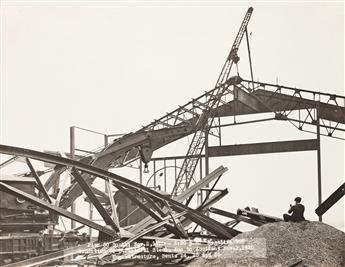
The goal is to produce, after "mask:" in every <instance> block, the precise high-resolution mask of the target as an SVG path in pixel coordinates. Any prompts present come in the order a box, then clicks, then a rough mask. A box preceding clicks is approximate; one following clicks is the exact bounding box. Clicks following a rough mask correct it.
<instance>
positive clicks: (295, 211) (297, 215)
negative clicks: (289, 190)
mask: <svg viewBox="0 0 345 267" xmlns="http://www.w3.org/2000/svg"><path fill="white" fill-rule="evenodd" d="M301 200H302V199H301V198H300V197H296V198H295V202H296V204H295V205H293V206H292V205H290V209H289V211H288V213H292V214H291V215H288V214H284V215H283V217H284V221H285V222H302V221H304V220H305V219H304V216H303V214H304V206H303V205H302V204H301Z"/></svg>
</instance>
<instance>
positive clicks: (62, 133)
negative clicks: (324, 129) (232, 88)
mask: <svg viewBox="0 0 345 267" xmlns="http://www.w3.org/2000/svg"><path fill="white" fill-rule="evenodd" d="M249 6H253V7H254V12H253V15H252V18H251V21H250V24H249V31H250V32H251V35H250V42H251V49H252V59H253V66H254V77H255V80H260V81H265V82H272V83H275V82H276V81H277V80H278V81H279V84H284V85H287V86H296V87H300V88H305V89H310V90H315V91H322V92H329V93H334V94H339V95H344V76H343V74H344V4H343V3H293V4H290V3H257V2H256V3H254V4H251V3H248V2H247V3H230V2H229V3H219V2H218V3H214V2H213V3H212V2H209V3H197V2H195V3H163V2H161V3H129V4H126V3H116V2H113V3H110V2H108V3H97V2H89V3H85V2H84V3H83V2H79V3H76V2H75V3H58V1H57V2H45V3H44V2H43V1H42V2H41V3H33V2H29V1H27V2H26V1H22V2H17V3H14V1H6V2H3V3H2V13H1V34H2V35H1V36H2V38H1V45H2V54H1V74H2V79H1V143H2V144H7V145H13V146H19V147H26V148H31V149H36V150H58V151H61V150H64V151H68V149H69V140H68V136H69V132H68V128H69V127H70V126H72V125H76V126H81V127H85V128H89V129H93V130H96V131H100V132H105V133H108V134H110V133H127V132H133V131H136V130H137V129H139V127H140V126H141V125H145V124H148V123H149V122H151V121H152V120H153V119H156V118H159V117H161V116H162V115H164V114H165V112H168V111H172V110H174V109H175V108H177V106H178V105H183V104H185V103H186V102H188V101H189V100H190V99H191V98H192V97H193V98H195V97H197V96H199V95H201V94H202V93H203V92H204V91H205V90H209V89H211V88H212V87H213V86H214V84H215V82H216V80H217V77H218V75H219V73H220V70H221V67H222V66H223V63H224V61H225V58H226V56H227V55H228V53H229V50H230V47H231V45H232V42H233V40H234V38H235V36H236V33H237V31H238V28H239V26H240V23H241V21H242V19H243V17H244V14H245V12H246V11H247V9H248V7H249ZM240 52H241V53H243V52H245V44H242V50H241V51H240ZM242 61H243V62H241V61H240V63H241V64H240V69H239V71H240V75H241V76H243V77H245V78H249V76H248V71H247V63H246V62H244V60H242ZM224 138H225V139H224V144H236V143H237V144H238V143H245V142H248V143H253V142H257V141H263V142H264V141H272V140H276V141H278V140H293V139H303V138H315V136H314V135H311V134H305V133H301V132H299V131H297V130H296V129H295V128H293V127H291V125H289V124H284V123H281V122H274V123H267V124H257V125H250V126H243V127H237V128H231V129H229V130H227V131H226V135H225V137H224ZM77 141H78V142H80V145H81V146H84V147H88V148H90V147H91V148H92V147H95V146H97V144H98V145H99V144H100V142H101V140H100V139H96V137H94V136H87V137H86V136H84V137H82V138H81V139H79V140H77ZM179 144H180V145H179V147H178V148H177V150H178V151H179V153H177V152H176V153H175V155H176V154H184V153H186V151H187V147H188V146H187V144H186V143H181V142H180V143H179ZM321 145H322V175H323V187H324V188H323V196H324V198H325V197H327V196H328V195H329V194H330V193H332V192H333V191H334V190H335V189H336V188H337V187H339V186H340V184H341V183H342V182H343V181H344V142H343V141H339V140H334V139H331V138H327V137H323V138H322V140H321ZM173 154H174V153H173ZM220 164H222V165H224V166H227V167H228V168H229V171H228V172H227V173H226V175H224V176H223V178H222V180H221V182H220V187H228V188H229V191H230V194H229V195H228V196H227V197H226V199H225V200H222V202H220V203H219V204H217V205H216V207H220V208H223V209H228V210H231V211H236V209H237V208H244V207H245V206H254V207H258V208H259V210H260V211H261V212H263V213H268V214H271V215H274V216H281V215H282V213H284V212H286V210H287V209H288V206H289V204H290V203H292V202H293V199H294V197H295V196H297V195H300V196H301V197H302V198H303V202H304V203H305V205H306V209H307V210H306V217H307V218H308V219H310V220H316V219H317V217H316V215H315V213H314V209H315V208H316V207H317V171H316V152H298V153H289V154H287V153H279V154H273V155H254V156H241V157H231V158H218V159H212V160H211V167H212V168H216V167H217V166H219V165H220ZM343 208H344V200H343V201H340V202H339V203H337V204H336V205H335V206H334V207H333V208H332V209H331V210H329V212H328V213H327V214H326V215H325V216H324V219H325V221H326V222H327V223H329V224H331V225H333V226H335V227H337V228H340V229H344V209H343Z"/></svg>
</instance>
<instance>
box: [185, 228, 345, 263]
mask: <svg viewBox="0 0 345 267" xmlns="http://www.w3.org/2000/svg"><path fill="white" fill-rule="evenodd" d="M240 240H245V242H246V243H245V244H247V245H248V244H249V245H250V244H253V242H254V246H252V247H251V248H254V250H257V248H259V250H260V249H261V250H262V247H263V248H264V250H265V251H264V252H263V251H260V253H259V254H256V255H255V253H254V254H253V251H248V250H247V251H246V247H244V248H245V249H244V251H243V250H242V251H241V249H240V250H237V251H236V249H235V250H234V249H231V252H232V254H231V253H230V254H229V253H228V251H229V249H230V248H231V247H233V246H234V244H235V245H236V241H237V242H239V241H240ZM255 240H256V243H257V241H258V240H259V241H260V240H261V241H260V242H261V248H260V246H258V245H257V244H256V245H255ZM262 241H264V242H262ZM260 242H259V243H260ZM239 244H240V243H239ZM247 248H248V247H247ZM249 248H250V246H249ZM191 266H229V267H230V266H236V267H238V266H267V267H268V266H277V267H278V266H308V267H310V266H317V267H319V266H322V267H323V266H325V267H342V266H345V233H344V232H342V231H339V230H337V229H335V228H333V227H332V226H329V225H327V224H324V223H320V222H309V221H305V222H302V223H291V222H288V223H287V222H279V223H269V224H265V225H263V226H261V227H259V228H257V229H255V230H254V231H251V232H245V233H242V234H240V235H238V236H236V237H235V238H233V239H232V240H231V243H230V244H229V245H228V246H225V247H224V249H223V250H222V251H221V253H220V255H219V256H218V257H217V258H216V259H205V258H203V259H198V260H196V261H195V262H193V263H191Z"/></svg>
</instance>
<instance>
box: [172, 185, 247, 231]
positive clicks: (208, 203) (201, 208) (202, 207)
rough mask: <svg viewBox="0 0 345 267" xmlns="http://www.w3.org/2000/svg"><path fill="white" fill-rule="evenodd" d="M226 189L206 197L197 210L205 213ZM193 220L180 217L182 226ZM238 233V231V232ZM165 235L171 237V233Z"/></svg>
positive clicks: (221, 196)
mask: <svg viewBox="0 0 345 267" xmlns="http://www.w3.org/2000/svg"><path fill="white" fill-rule="evenodd" d="M228 193H229V192H228V189H224V190H222V191H219V192H217V193H216V194H215V195H214V196H212V197H210V198H208V199H207V200H206V201H205V203H203V204H202V205H200V206H198V207H197V208H196V210H197V211H200V212H202V213H205V212H206V211H208V209H209V208H210V207H211V206H212V205H214V204H216V203H217V202H218V201H219V200H221V199H222V198H223V197H225V196H226V195H227V194H228ZM192 223H193V222H192V221H191V220H189V219H187V218H185V217H184V218H181V224H182V226H183V227H188V226H189V225H190V224H192ZM238 233H240V232H238ZM166 237H172V235H167V236H166Z"/></svg>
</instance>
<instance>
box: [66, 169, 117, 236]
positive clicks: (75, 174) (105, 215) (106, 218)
mask: <svg viewBox="0 0 345 267" xmlns="http://www.w3.org/2000/svg"><path fill="white" fill-rule="evenodd" d="M71 174H72V175H73V177H74V179H75V180H76V181H77V183H78V184H79V186H80V187H81V188H82V189H83V190H84V192H85V194H86V195H87V197H88V198H89V200H90V201H91V203H92V204H93V205H94V206H95V208H96V209H97V211H98V212H99V214H100V215H101V216H102V218H103V220H104V222H105V223H106V224H107V225H110V226H111V227H112V228H113V229H114V230H115V231H116V232H117V233H119V232H120V229H119V228H118V227H117V225H116V224H115V222H114V221H113V219H112V218H111V217H110V215H109V214H108V212H107V211H106V210H105V209H104V207H103V205H102V204H101V202H99V200H98V198H97V197H96V196H95V194H94V193H93V192H92V189H91V187H90V186H89V185H88V184H87V182H86V181H85V180H84V179H83V177H82V176H81V174H80V173H79V172H78V171H77V170H76V169H75V168H73V169H72V172H71Z"/></svg>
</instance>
